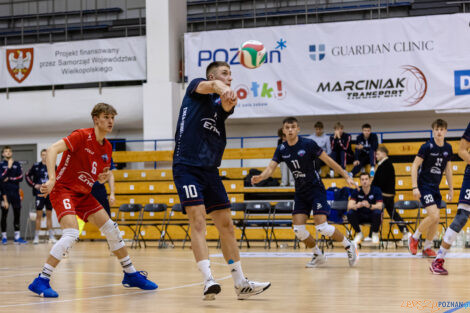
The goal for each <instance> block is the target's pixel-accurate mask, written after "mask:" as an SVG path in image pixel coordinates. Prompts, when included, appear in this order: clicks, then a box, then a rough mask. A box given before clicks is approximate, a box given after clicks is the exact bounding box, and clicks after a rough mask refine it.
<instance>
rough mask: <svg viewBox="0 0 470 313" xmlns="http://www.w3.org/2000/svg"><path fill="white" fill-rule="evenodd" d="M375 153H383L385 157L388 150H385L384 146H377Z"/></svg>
mask: <svg viewBox="0 0 470 313" xmlns="http://www.w3.org/2000/svg"><path fill="white" fill-rule="evenodd" d="M377 151H380V152H383V153H385V154H386V155H388V149H387V147H385V146H379V147H378V148H377Z"/></svg>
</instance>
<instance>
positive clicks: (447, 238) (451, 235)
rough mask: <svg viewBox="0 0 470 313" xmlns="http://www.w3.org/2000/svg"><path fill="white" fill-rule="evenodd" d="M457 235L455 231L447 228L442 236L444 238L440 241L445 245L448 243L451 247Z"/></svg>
mask: <svg viewBox="0 0 470 313" xmlns="http://www.w3.org/2000/svg"><path fill="white" fill-rule="evenodd" d="M458 234H459V233H458V232H456V231H455V230H453V229H452V228H450V227H449V228H447V230H446V233H445V234H444V237H443V238H442V240H443V241H444V242H445V243H448V244H449V245H451V244H453V243H454V241H455V238H457V235H458Z"/></svg>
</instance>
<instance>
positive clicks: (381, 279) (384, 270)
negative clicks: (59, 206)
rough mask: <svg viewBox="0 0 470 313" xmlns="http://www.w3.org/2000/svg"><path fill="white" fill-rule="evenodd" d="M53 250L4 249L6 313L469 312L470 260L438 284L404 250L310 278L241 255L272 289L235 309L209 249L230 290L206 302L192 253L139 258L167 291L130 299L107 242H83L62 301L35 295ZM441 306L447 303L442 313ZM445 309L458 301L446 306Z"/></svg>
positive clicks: (299, 256) (58, 274)
mask: <svg viewBox="0 0 470 313" xmlns="http://www.w3.org/2000/svg"><path fill="white" fill-rule="evenodd" d="M50 247H51V246H50V245H48V244H40V245H36V246H33V245H31V244H28V245H25V246H15V245H13V244H9V245H7V246H2V247H0V300H1V301H0V312H14V313H20V312H35V313H36V312H47V313H52V312H57V313H63V312H87V313H88V312H114V313H119V312H126V313H130V312H139V313H140V312H191V313H193V312H225V313H227V312H283V313H288V312H348V313H353V312H455V311H457V312H459V313H461V312H464V311H467V310H470V309H469V308H461V309H458V306H457V303H455V302H462V303H467V302H468V301H470V292H469V291H470V284H469V278H470V250H469V251H468V252H466V251H465V249H460V250H451V252H452V254H451V258H449V259H448V260H447V262H446V265H447V269H448V270H449V272H450V275H449V276H434V275H432V274H431V273H430V271H429V269H428V266H429V263H430V260H428V259H422V258H421V257H417V256H415V257H413V256H411V255H409V254H408V252H407V250H405V249H404V248H399V249H395V248H393V249H388V250H386V251H385V252H383V251H381V252H379V251H378V250H371V249H369V250H367V249H365V248H364V249H361V250H360V253H361V259H360V261H359V263H358V266H357V267H355V268H349V266H348V264H347V259H346V255H345V253H344V250H343V249H342V248H339V247H338V248H335V249H329V250H327V251H326V252H327V255H328V257H329V258H328V263H327V264H326V266H324V267H322V268H315V269H311V268H310V269H309V268H305V264H306V263H307V262H308V261H309V254H308V251H307V250H305V249H303V248H301V249H300V250H299V249H296V250H294V249H292V248H289V247H288V248H283V249H271V250H265V249H262V248H252V249H249V250H243V255H245V257H244V258H243V259H242V264H243V268H244V272H245V274H246V275H247V276H248V278H250V279H252V280H261V281H271V282H272V286H271V288H270V289H268V290H267V291H265V292H264V293H263V294H261V295H258V296H255V297H252V298H250V299H249V300H244V301H240V300H236V296H235V292H234V289H233V285H232V280H231V276H230V273H229V271H228V268H227V266H226V265H225V262H224V260H223V258H222V257H221V255H220V251H219V250H217V249H215V248H212V249H211V251H210V252H211V255H212V256H211V261H212V269H213V272H214V274H215V276H216V278H217V279H218V280H219V281H220V283H221V285H222V292H221V293H220V294H219V295H218V297H217V299H216V300H215V301H210V302H209V301H203V300H202V288H203V287H202V285H201V275H200V273H199V272H198V270H197V267H196V264H195V262H194V261H193V256H192V252H191V250H190V249H189V248H186V249H184V250H183V249H181V248H173V249H157V248H147V249H132V250H130V252H131V256H132V258H133V261H134V264H135V266H136V268H137V269H138V270H145V271H147V272H148V273H149V277H150V278H151V279H152V280H154V281H156V282H157V283H158V285H159V288H158V290H157V291H141V290H137V289H126V288H124V287H123V286H122V285H121V279H122V272H121V268H120V265H119V264H118V262H117V261H116V260H115V258H114V257H111V256H110V254H109V252H108V250H107V247H106V244H105V243H104V242H80V243H78V244H77V245H75V247H74V249H73V250H72V252H71V253H70V256H69V258H67V259H64V260H63V262H62V263H61V264H60V265H59V267H58V269H57V270H56V271H55V273H54V276H53V279H52V286H53V287H54V288H55V289H56V290H57V291H58V292H59V298H56V299H43V298H40V297H38V296H36V295H34V294H33V293H31V292H29V291H28V290H27V286H28V284H29V283H30V282H31V281H32V280H33V278H34V277H35V276H37V274H38V272H39V270H40V269H41V267H42V265H43V262H44V259H45V257H46V255H47V254H48V251H49V249H50ZM439 301H445V302H446V305H445V306H444V305H443V304H442V303H439ZM447 301H452V302H454V303H453V304H452V303H448V302H447Z"/></svg>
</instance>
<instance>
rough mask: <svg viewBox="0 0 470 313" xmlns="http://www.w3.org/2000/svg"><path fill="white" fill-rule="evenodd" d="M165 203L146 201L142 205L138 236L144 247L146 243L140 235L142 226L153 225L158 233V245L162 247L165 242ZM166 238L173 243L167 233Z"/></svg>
mask: <svg viewBox="0 0 470 313" xmlns="http://www.w3.org/2000/svg"><path fill="white" fill-rule="evenodd" d="M167 215H168V214H167V205H166V204H164V203H148V204H146V205H145V207H144V211H143V213H142V218H141V220H140V221H139V236H140V238H142V241H143V242H144V247H145V248H147V243H146V240H145V238H144V236H143V235H142V227H146V226H151V227H155V228H156V229H157V231H158V232H159V234H160V239H159V240H158V247H159V248H163V247H164V243H165V237H166V235H167V233H166V232H165V225H166V222H167ZM168 239H169V240H170V241H171V242H172V243H173V240H172V239H171V237H170V236H169V235H168Z"/></svg>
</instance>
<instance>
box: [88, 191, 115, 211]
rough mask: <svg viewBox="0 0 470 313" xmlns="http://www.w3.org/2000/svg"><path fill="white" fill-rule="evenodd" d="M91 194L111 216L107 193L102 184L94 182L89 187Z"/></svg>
mask: <svg viewBox="0 0 470 313" xmlns="http://www.w3.org/2000/svg"><path fill="white" fill-rule="evenodd" d="M91 194H92V196H93V197H95V199H96V200H98V202H99V203H100V204H101V205H102V206H103V209H104V210H105V211H106V213H108V215H109V216H111V208H110V206H109V200H108V193H107V191H106V187H105V186H104V185H103V184H95V185H93V188H92V189H91Z"/></svg>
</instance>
